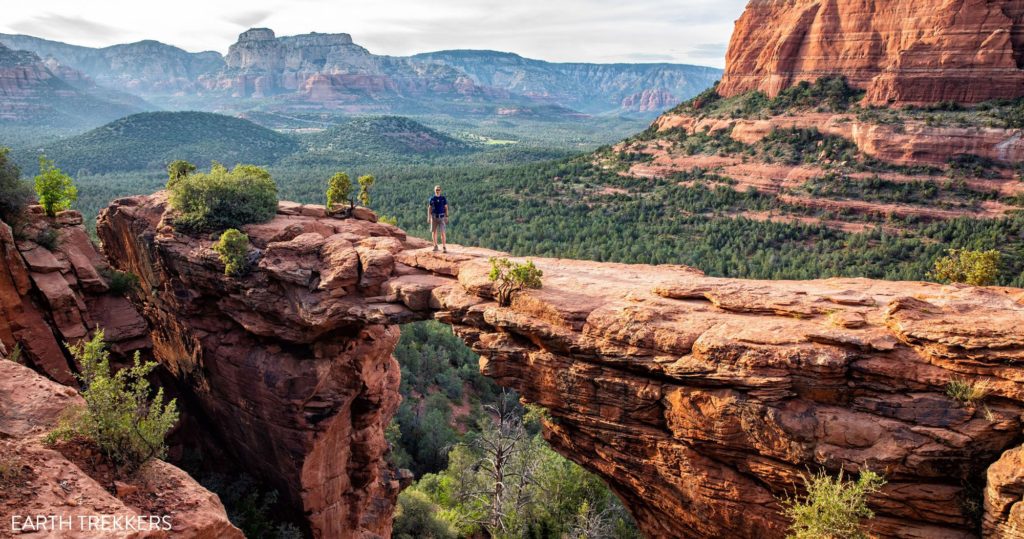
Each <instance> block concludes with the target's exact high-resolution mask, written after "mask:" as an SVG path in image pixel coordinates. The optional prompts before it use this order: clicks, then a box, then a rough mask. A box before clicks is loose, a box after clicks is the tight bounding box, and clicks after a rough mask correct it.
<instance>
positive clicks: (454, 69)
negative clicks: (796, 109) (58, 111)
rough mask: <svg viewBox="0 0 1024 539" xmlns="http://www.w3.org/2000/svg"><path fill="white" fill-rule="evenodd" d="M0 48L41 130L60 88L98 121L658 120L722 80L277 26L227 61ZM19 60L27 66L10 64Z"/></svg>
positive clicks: (1, 60) (27, 114)
mask: <svg viewBox="0 0 1024 539" xmlns="http://www.w3.org/2000/svg"><path fill="white" fill-rule="evenodd" d="M0 43H2V44H3V45H6V47H5V48H3V49H0V80H3V81H6V84H5V89H4V93H2V94H0V97H2V98H3V100H2V101H0V109H2V110H4V111H5V112H4V114H3V116H2V117H0V122H18V121H20V122H28V123H31V122H37V123H38V121H39V119H40V117H39V114H40V112H39V111H40V110H42V109H46V108H47V107H49V108H54V107H56V106H57V105H56V104H55V101H56V97H54V95H55V94H54V92H55V91H56V90H46V89H45V88H46V86H48V85H53V84H61V82H64V83H67V85H68V86H74V87H75V88H76V90H77V91H78V93H82V94H83V95H85V96H88V97H91V98H94V99H95V100H96V102H95V103H90V104H89V106H87V107H84V109H85V110H89V111H93V112H94V114H90V115H89V116H90V117H88V118H83V119H82V123H85V124H93V125H90V126H94V125H99V124H100V123H103V121H109V120H111V119H114V118H116V117H119V115H118V113H119V112H125V113H128V112H138V111H141V110H159V109H166V110H186V109H192V110H207V111H218V112H229V113H239V112H246V111H271V112H287V113H310V112H328V113H332V114H383V113H401V114H435V113H436V114H447V115H452V116H466V115H497V116H512V115H521V114H526V115H536V114H540V115H542V116H546V117H563V118H570V119H571V118H573V117H578V116H580V115H581V114H587V115H634V116H640V117H653V116H654V115H656V114H657V113H659V112H661V111H663V110H664V109H666V108H668V107H669V106H671V105H673V104H675V103H677V102H679V101H681V100H684V99H687V98H689V97H692V96H693V95H695V94H697V93H698V92H699V91H701V90H702V89H704V88H706V87H708V86H710V85H711V84H712V83H714V81H716V80H717V79H718V78H719V77H720V76H721V70H719V69H715V68H710V67H700V66H692V65H680V64H586V63H551V62H545V61H540V60H532V59H528V58H523V57H521V56H518V55H516V54H512V53H503V52H495V51H476V50H456V51H441V52H432V53H425V54H418V55H414V56H408V57H402V56H384V55H377V54H373V53H372V52H370V51H369V50H367V49H366V48H364V47H362V46H360V45H358V44H356V43H355V42H354V41H353V40H352V37H351V36H350V35H348V34H323V33H310V34H303V35H296V36H281V37H279V36H276V35H275V34H274V32H273V31H272V30H270V29H267V28H253V29H250V30H247V31H245V32H243V33H242V34H241V35H240V36H239V38H238V41H237V42H236V43H234V44H233V45H231V47H230V48H229V50H228V53H227V55H224V56H222V55H221V54H219V53H217V52H211V51H207V52H198V53H192V52H187V51H184V50H182V49H179V48H177V47H174V46H171V45H166V44H163V43H159V42H157V41H140V42H137V43H129V44H122V45H114V46H110V47H104V48H89V47H81V46H76V45H69V44H66V43H61V42H58V41H50V40H46V39H41V38H37V37H32V36H25V35H9V34H0ZM21 51H28V52H29V53H31V54H32V56H26V55H24V54H23V53H22V52H21ZM15 57H17V58H20V59H19V60H17V61H16V63H19V67H10V66H9V65H8V64H11V63H15V62H14V60H12V59H13V58H15ZM29 64H31V66H32V68H31V69H26V68H25V67H24V66H25V65H29ZM65 77H69V78H71V79H73V80H76V81H85V82H86V83H85V84H78V85H75V84H73V83H72V81H71V80H66V78H65ZM47 81H49V82H47ZM113 88H116V89H118V91H117V92H116V94H117V95H116V96H115V95H112V93H114V92H113V90H110V89H113ZM12 89H13V90H12ZM65 91H67V90H65ZM123 93H127V94H129V98H127V99H126V98H125V97H124V96H123V95H121V94H123ZM15 97H17V99H20V100H22V101H24V100H28V101H31V102H34V103H36V104H38V107H36V108H32V107H24V106H21V105H19V104H18V103H20V102H21V101H14V98H15ZM104 103H106V105H104ZM112 106H113V108H112ZM40 107H41V108H42V109H40ZM117 107H121V109H117ZM76 108H78V109H82V107H76ZM94 117H95V118H94ZM59 120H60V119H59V118H51V121H59ZM64 120H67V119H66V118H65V119H64Z"/></svg>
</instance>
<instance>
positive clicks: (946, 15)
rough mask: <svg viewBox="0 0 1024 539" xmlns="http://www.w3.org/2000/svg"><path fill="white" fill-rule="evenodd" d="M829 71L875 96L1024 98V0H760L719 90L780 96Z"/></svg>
mask: <svg viewBox="0 0 1024 539" xmlns="http://www.w3.org/2000/svg"><path fill="white" fill-rule="evenodd" d="M825 75H845V76H846V77H847V79H848V80H849V81H850V83H851V85H853V86H855V87H858V88H861V89H864V90H866V91H867V95H866V97H865V102H867V103H871V104H881V105H889V104H924V103H935V102H939V101H956V102H961V103H978V102H981V101H986V100H990V99H1012V98H1017V97H1020V96H1024V1H1021V0H943V1H936V2H921V1H918V0H881V1H875V0H849V1H842V2H828V1H825V0H795V1H781V0H752V1H751V2H750V3H749V4H748V5H747V8H746V11H744V13H743V15H742V16H741V17H740V19H739V20H738V21H737V22H736V28H735V30H734V31H733V34H732V39H731V42H730V45H729V52H728V53H727V55H726V67H725V74H724V75H723V77H722V83H721V84H720V85H719V87H718V90H719V92H720V93H721V94H722V95H726V96H732V95H737V94H740V93H743V92H747V91H751V90H761V91H763V92H765V93H767V94H768V95H769V96H774V95H776V94H778V93H779V92H780V91H782V90H783V89H785V88H787V87H789V86H791V85H793V84H794V83H796V82H798V81H802V80H808V81H814V80H816V79H818V78H819V77H822V76H825Z"/></svg>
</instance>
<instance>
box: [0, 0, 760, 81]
mask: <svg viewBox="0 0 1024 539" xmlns="http://www.w3.org/2000/svg"><path fill="white" fill-rule="evenodd" d="M745 3H746V0H633V1H631V2H622V1H621V0H558V1H551V0H518V1H516V2H508V1H507V0H431V1H430V2H425V1H423V0H379V1H376V2H366V1H365V0H290V1H285V0H246V1H245V2H242V1H237V0H234V1H225V2H210V1H209V0H176V1H175V2H127V1H124V0H93V1H90V2H82V1H81V0H48V1H47V2H46V8H45V9H44V8H40V7H38V6H35V5H33V4H32V3H30V2H21V3H13V5H8V6H5V7H4V17H3V21H2V22H0V32H10V33H25V34H30V35H35V36H38V37H43V38H47V39H55V40H59V41H65V42H70V43H74V44H79V45H87V46H107V45H113V44H115V43H124V42H128V41H137V40H141V39H156V40H159V41H162V42H164V43H169V44H172V45H176V46H179V47H182V48H184V49H186V50H192V51H199V50H217V51H220V52H225V51H226V50H227V48H228V46H229V45H230V44H231V43H233V42H234V41H235V39H236V37H237V35H238V33H239V32H240V31H242V30H244V29H245V28H247V27H249V26H257V25H258V26H266V27H269V28H273V29H274V31H275V32H277V34H278V35H291V34H301V33H306V32H313V31H316V32H346V33H350V34H352V36H353V38H354V39H355V41H356V42H357V43H359V44H361V45H363V46H365V47H367V48H368V49H370V50H371V51H373V52H375V53H378V54H393V55H407V54H414V53H417V52H427V51H434V50H442V49H495V50H502V51H511V52H516V53H518V54H521V55H523V56H527V57H531V58H540V59H544V60H551V61H591V62H616V61H619V62H636V61H658V62H685V63H698V64H703V65H716V66H721V65H722V63H723V59H724V51H722V50H721V47H720V45H719V44H723V43H726V42H728V40H729V35H730V34H731V33H732V27H733V21H734V20H735V19H736V18H737V17H739V15H740V13H741V12H742V10H743V6H744V4H745ZM56 13H60V15H55V14H56Z"/></svg>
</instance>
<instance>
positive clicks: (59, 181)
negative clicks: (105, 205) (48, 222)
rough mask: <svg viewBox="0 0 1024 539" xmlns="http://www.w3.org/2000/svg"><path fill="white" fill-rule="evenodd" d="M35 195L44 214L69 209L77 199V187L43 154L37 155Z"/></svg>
mask: <svg viewBox="0 0 1024 539" xmlns="http://www.w3.org/2000/svg"><path fill="white" fill-rule="evenodd" d="M35 187H36V197H37V198H38V199H39V205H41V206H42V207H43V211H45V212H46V215H49V216H50V217H53V216H54V215H56V214H57V212H60V211H64V210H68V209H71V204H73V203H74V202H75V201H76V200H78V189H77V188H76V187H75V184H74V182H73V181H72V179H71V177H70V176H68V175H67V174H64V172H63V171H61V170H60V169H59V168H57V167H56V166H54V164H53V161H50V160H49V159H47V158H46V157H45V156H42V155H40V156H39V174H38V175H36V177H35Z"/></svg>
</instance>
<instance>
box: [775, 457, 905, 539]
mask: <svg viewBox="0 0 1024 539" xmlns="http://www.w3.org/2000/svg"><path fill="white" fill-rule="evenodd" d="M803 479H804V485H805V487H806V488H807V494H806V495H805V496H802V497H796V498H791V499H787V500H783V506H784V508H785V515H786V516H787V517H788V518H790V519H791V520H792V521H793V524H792V525H790V528H789V531H790V534H789V536H788V537H790V538H791V539H866V538H867V537H868V535H867V534H866V533H865V532H864V530H863V529H862V527H861V522H862V521H863V520H865V519H870V518H872V517H874V516H875V514H874V512H872V511H871V509H869V508H868V504H867V497H868V495H870V494H873V493H875V492H878V490H879V489H881V488H882V486H883V485H885V479H883V478H882V477H881V476H880V475H878V474H876V473H874V472H872V471H870V470H864V471H863V472H861V474H860V477H858V478H857V480H856V481H844V480H843V472H841V471H840V472H839V476H838V477H835V478H833V477H832V476H830V475H828V474H826V473H825V472H824V471H822V472H819V473H817V474H815V475H813V476H804V478H803Z"/></svg>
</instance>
